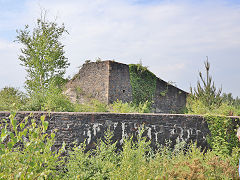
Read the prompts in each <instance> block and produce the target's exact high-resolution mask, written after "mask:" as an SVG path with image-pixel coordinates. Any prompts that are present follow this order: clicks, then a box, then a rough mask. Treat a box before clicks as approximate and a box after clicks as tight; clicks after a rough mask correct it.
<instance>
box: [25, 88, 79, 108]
mask: <svg viewBox="0 0 240 180" xmlns="http://www.w3.org/2000/svg"><path fill="white" fill-rule="evenodd" d="M24 108H25V109H26V110H29V111H57V112H60V111H62V112H64V111H67V112H72V111H74V105H73V103H71V101H70V100H69V99H68V98H67V97H66V96H65V95H64V94H63V93H62V90H61V88H59V87H57V86H55V85H54V84H52V85H51V86H50V88H49V89H47V90H46V92H45V93H44V94H41V93H35V94H33V95H32V96H31V97H30V98H29V101H28V102H27V104H26V106H25V107H24Z"/></svg>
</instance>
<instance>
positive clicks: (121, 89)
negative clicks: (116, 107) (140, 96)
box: [108, 61, 132, 103]
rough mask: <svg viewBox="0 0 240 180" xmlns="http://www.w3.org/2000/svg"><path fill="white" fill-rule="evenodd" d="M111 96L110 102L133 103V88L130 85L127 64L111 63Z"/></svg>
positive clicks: (109, 95) (109, 96)
mask: <svg viewBox="0 0 240 180" xmlns="http://www.w3.org/2000/svg"><path fill="white" fill-rule="evenodd" d="M108 92H109V94H108V102H109V103H113V102H114V101H117V100H121V101H122V102H131V101H132V87H131V84H130V77H129V67H128V65H126V64H122V63H117V62H113V61H110V62H109V91H108Z"/></svg>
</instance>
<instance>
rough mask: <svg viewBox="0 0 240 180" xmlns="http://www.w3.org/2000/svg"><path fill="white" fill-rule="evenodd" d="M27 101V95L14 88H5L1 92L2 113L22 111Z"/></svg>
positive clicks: (0, 105)
mask: <svg viewBox="0 0 240 180" xmlns="http://www.w3.org/2000/svg"><path fill="white" fill-rule="evenodd" d="M26 101H27V97H26V95H25V94H24V93H23V92H21V91H19V90H18V89H16V88H14V87H5V88H3V89H2V90H1V91H0V111H17V110H21V109H22V108H23V105H24V104H25V103H26Z"/></svg>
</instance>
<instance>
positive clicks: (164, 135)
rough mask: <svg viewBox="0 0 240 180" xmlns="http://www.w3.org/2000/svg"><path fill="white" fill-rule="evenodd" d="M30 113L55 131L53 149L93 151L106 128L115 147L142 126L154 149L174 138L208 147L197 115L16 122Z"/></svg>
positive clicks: (73, 116)
mask: <svg viewBox="0 0 240 180" xmlns="http://www.w3.org/2000/svg"><path fill="white" fill-rule="evenodd" d="M30 113H32V115H33V117H34V118H35V119H40V116H42V115H46V121H48V122H49V131H51V130H53V129H58V131H57V133H56V147H59V146H61V144H62V142H65V143H66V145H67V147H69V146H73V142H77V143H81V142H84V140H86V143H87V148H93V147H94V146H95V143H96V140H97V139H99V138H102V137H103V136H104V132H105V131H107V129H108V128H110V130H111V131H113V132H114V136H113V141H118V145H121V143H122V142H123V139H124V137H126V136H131V135H133V136H134V137H136V135H137V134H138V129H139V127H141V126H142V125H144V127H145V132H144V136H147V138H148V139H151V145H152V146H153V147H156V145H157V144H165V142H166V140H171V141H172V143H173V145H174V144H175V142H176V140H177V139H179V140H180V141H181V140H184V141H186V142H187V143H189V142H191V141H192V142H195V141H197V143H198V145H199V146H201V147H203V148H205V147H208V145H207V141H206V137H207V135H208V134H209V133H210V132H209V129H208V125H207V123H206V121H205V119H204V117H203V116H198V115H180V114H116V113H75V112H74V113H72V112H66V113H65V112H60V113H58V112H52V113H47V112H18V113H17V114H16V119H18V120H22V119H23V118H24V117H26V116H28V115H29V114H30ZM9 115H10V113H9V112H0V121H2V119H8V116H9ZM232 118H233V119H234V118H235V119H237V117H232Z"/></svg>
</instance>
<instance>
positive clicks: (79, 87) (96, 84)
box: [65, 61, 109, 103]
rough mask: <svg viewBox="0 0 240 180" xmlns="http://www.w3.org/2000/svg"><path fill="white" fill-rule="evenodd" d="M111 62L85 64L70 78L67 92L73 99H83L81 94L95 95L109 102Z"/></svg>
mask: <svg viewBox="0 0 240 180" xmlns="http://www.w3.org/2000/svg"><path fill="white" fill-rule="evenodd" d="M108 87H109V62H108V61H103V62H96V63H95V62H91V63H87V64H83V66H82V68H81V69H80V70H79V73H78V74H76V75H75V76H74V77H73V79H72V80H70V81H69V82H68V83H67V85H66V88H67V90H66V91H65V94H66V95H68V96H69V97H70V99H71V100H72V101H76V100H78V101H80V103H82V101H81V98H82V97H81V95H84V96H85V97H88V96H89V97H93V98H96V99H98V100H100V101H102V102H105V103H108Z"/></svg>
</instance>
